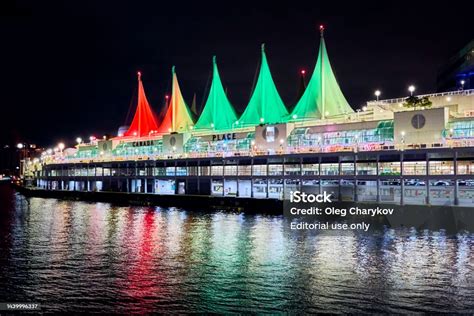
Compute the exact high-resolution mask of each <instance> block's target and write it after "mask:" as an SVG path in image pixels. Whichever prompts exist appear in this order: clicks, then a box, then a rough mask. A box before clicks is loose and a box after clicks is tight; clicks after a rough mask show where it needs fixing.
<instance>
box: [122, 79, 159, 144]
mask: <svg viewBox="0 0 474 316" xmlns="http://www.w3.org/2000/svg"><path fill="white" fill-rule="evenodd" d="M141 76H142V74H141V72H138V73H137V77H138V104H137V110H136V112H135V115H134V117H133V121H132V124H131V125H130V128H129V129H128V131H127V132H125V134H124V136H137V137H142V136H148V135H150V134H152V133H154V132H156V131H157V130H158V124H157V121H156V117H155V114H154V113H153V111H152V110H151V108H150V104H149V103H148V100H147V99H146V95H145V89H144V88H143V83H142V80H141Z"/></svg>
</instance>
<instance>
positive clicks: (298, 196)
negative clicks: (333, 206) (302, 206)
mask: <svg viewBox="0 0 474 316" xmlns="http://www.w3.org/2000/svg"><path fill="white" fill-rule="evenodd" d="M290 202H291V203H299V202H304V203H314V202H318V203H331V202H332V201H331V195H330V194H328V193H327V192H323V194H308V193H305V192H300V191H291V192H290Z"/></svg>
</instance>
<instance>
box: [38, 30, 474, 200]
mask: <svg viewBox="0 0 474 316" xmlns="http://www.w3.org/2000/svg"><path fill="white" fill-rule="evenodd" d="M261 54H262V63H261V66H260V73H259V77H258V80H257V83H256V85H255V88H254V91H253V94H252V97H251V100H250V102H249V104H248V106H247V108H246V109H245V111H244V113H243V114H242V115H241V116H240V118H238V115H237V113H236V112H235V111H234V109H233V107H232V104H231V103H230V101H229V99H228V98H227V95H226V94H225V92H224V89H223V86H222V83H221V79H220V75H219V72H218V70H217V64H216V61H215V59H214V60H213V80H212V84H211V88H210V91H209V95H208V97H207V101H206V103H205V105H204V108H203V111H202V113H201V115H200V117H199V118H198V119H197V122H195V123H194V122H193V119H192V116H191V115H190V112H189V110H188V107H187V105H186V103H185V102H184V99H183V97H182V95H181V91H180V89H179V85H178V81H177V78H176V74H175V72H174V71H173V74H172V75H173V88H172V93H171V97H170V100H169V104H168V108H167V111H166V113H167V114H166V116H165V118H164V119H163V120H161V121H160V120H157V119H156V118H155V117H154V114H153V112H152V110H151V107H150V106H149V104H148V101H147V100H146V97H145V92H144V88H143V84H142V82H141V79H140V78H139V83H138V84H139V98H138V105H137V111H136V114H135V117H134V119H133V122H132V124H131V125H130V128H129V129H128V130H127V131H126V132H124V133H123V136H122V135H120V136H118V137H115V138H112V139H110V140H95V139H94V140H92V141H91V142H90V143H85V144H79V145H77V146H76V148H69V149H66V150H64V152H58V153H56V154H53V155H48V154H43V156H42V163H36V164H33V165H32V166H31V170H32V171H33V172H34V174H35V179H34V180H35V183H36V185H37V186H39V187H41V188H44V189H54V190H80V191H119V192H134V193H149V194H201V195H215V196H228V197H253V198H275V199H281V198H283V197H285V196H288V194H289V192H290V191H292V190H303V191H307V192H311V193H318V192H323V191H327V192H329V193H331V195H332V196H333V198H334V199H339V200H357V201H381V202H387V203H401V204H403V203H411V204H443V205H450V204H456V205H471V206H472V205H473V203H474V202H473V201H474V149H473V148H474V110H473V109H474V90H466V89H465V90H463V91H454V92H447V93H438V94H432V95H427V96H426V97H428V98H429V99H430V101H431V102H432V107H431V108H430V109H424V108H418V109H413V108H411V109H407V108H405V107H404V104H403V103H404V101H405V98H400V99H390V100H379V101H371V102H368V103H367V105H366V106H365V107H364V110H363V111H362V112H357V113H354V111H353V110H352V108H351V107H350V106H349V104H348V102H347V101H346V99H345V97H344V95H343V94H342V92H341V90H340V88H339V85H338V83H337V81H336V78H335V76H334V74H333V72H332V68H331V64H330V63H329V58H328V55H327V51H326V47H325V44H324V39H323V38H322V39H321V43H320V47H319V54H318V58H317V62H316V66H315V69H314V71H313V74H312V76H311V79H310V80H309V82H308V85H307V88H306V89H305V90H304V93H303V94H302V96H301V98H300V99H299V101H298V102H297V104H296V105H295V106H294V107H293V109H292V111H288V110H287V108H286V107H285V105H284V104H283V102H282V100H281V98H280V96H279V94H278V91H277V90H276V87H275V84H274V82H273V79H272V76H271V73H270V69H269V66H268V64H267V61H266V56H265V51H264V50H263V47H262V51H261Z"/></svg>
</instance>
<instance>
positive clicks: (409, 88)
mask: <svg viewBox="0 0 474 316" xmlns="http://www.w3.org/2000/svg"><path fill="white" fill-rule="evenodd" d="M408 91H410V95H412V96H413V92H415V86H414V85H411V86H409V87H408Z"/></svg>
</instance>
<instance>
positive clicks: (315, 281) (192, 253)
mask: <svg viewBox="0 0 474 316" xmlns="http://www.w3.org/2000/svg"><path fill="white" fill-rule="evenodd" d="M0 233H1V235H0V285H1V289H0V302H36V303H40V304H41V305H42V309H43V311H44V312H60V311H76V312H77V311H82V312H112V313H114V312H115V313H129V312H135V313H147V312H152V311H161V312H174V313H179V312H192V311H197V312H250V311H253V312H281V311H290V312H293V313H300V312H353V313H358V312H391V313H412V312H463V313H473V312H474V282H473V275H474V273H473V272H474V235H472V234H470V235H469V234H468V233H458V234H457V235H454V236H446V235H445V234H444V233H443V232H433V231H416V230H413V229H412V230H410V229H406V230H399V231H395V230H386V231H381V232H380V233H379V234H376V235H373V234H370V235H359V234H354V235H351V236H339V237H335V236H321V235H316V234H309V233H307V232H306V233H301V232H300V233H296V232H293V231H291V230H290V229H289V223H288V222H287V221H286V220H285V219H284V218H282V217H278V216H264V215H245V214H235V213H224V212H212V213H204V212H203V213H199V212H187V211H185V210H176V209H161V208H159V207H116V206H111V205H109V204H103V203H84V202H73V201H60V200H55V199H40V198H31V199H29V200H27V199H25V198H24V197H22V196H21V195H18V194H16V193H14V192H13V191H11V190H10V189H9V188H8V187H5V186H1V187H0Z"/></svg>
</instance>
